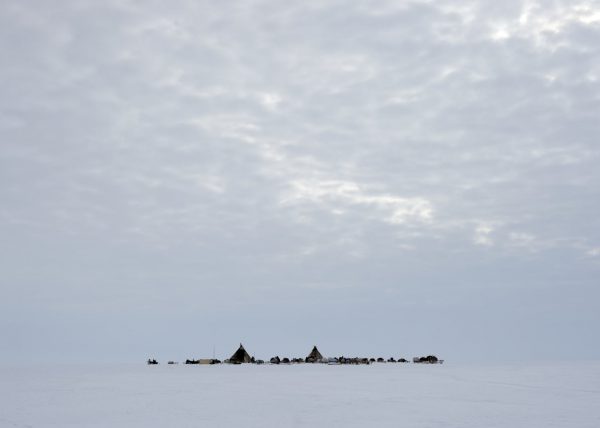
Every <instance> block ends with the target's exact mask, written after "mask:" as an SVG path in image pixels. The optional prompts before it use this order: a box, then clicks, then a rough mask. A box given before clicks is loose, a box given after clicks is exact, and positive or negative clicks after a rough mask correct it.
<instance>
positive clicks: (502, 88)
mask: <svg viewBox="0 0 600 428" xmlns="http://www.w3.org/2000/svg"><path fill="white" fill-rule="evenodd" d="M599 13H600V11H599V9H598V5H597V4H596V2H592V1H580V2H560V1H559V2H556V1H552V2H550V1H548V2H545V1H516V0H515V1H509V2H497V3H495V4H489V2H479V1H464V2H455V1H436V2H431V1H407V2H370V1H359V2H354V3H353V4H352V5H349V4H348V3H347V2H338V1H328V2H320V1H311V2H302V3H301V4H300V3H299V4H295V5H284V4H282V3H281V4H280V3H276V2H270V1H249V2H242V1H239V2H230V3H227V4H226V5H218V6H215V5H214V4H211V3H208V2H186V1H181V2H176V4H173V5H166V4H162V3H160V2H144V3H143V4H142V3H138V2H134V1H131V2H95V1H88V2H61V4H60V5H50V4H48V3H45V2H28V3H23V2H5V3H3V5H2V6H1V7H0V23H1V25H0V35H1V37H0V44H1V46H2V52H3V54H2V57H1V58H0V61H1V65H2V67H0V78H2V81H3V82H4V85H3V86H2V88H0V142H1V147H0V198H1V200H2V204H0V233H1V236H2V237H3V239H2V244H1V245H0V255H1V260H2V261H0V267H1V268H2V272H3V275H2V277H1V278H0V286H2V289H3V291H4V294H5V295H6V296H7V297H6V300H5V301H4V303H2V304H1V305H2V306H1V307H2V309H3V311H2V313H3V315H2V316H1V317H2V318H1V319H2V321H5V322H3V323H0V324H2V325H5V326H8V327H2V330H1V331H2V332H3V333H4V332H8V331H11V332H12V333H11V335H10V337H11V339H10V340H11V341H12V342H11V344H12V349H13V351H11V353H10V354H8V356H7V357H6V358H7V359H15V358H21V356H22V355H24V354H25V353H30V352H31V351H32V350H33V349H34V348H35V343H36V340H40V341H41V340H42V336H47V337H49V338H52V337H55V338H57V343H59V345H56V346H55V347H53V345H52V344H51V340H50V339H44V340H47V341H48V343H46V342H44V343H46V345H45V346H47V347H48V348H51V350H52V352H53V353H54V354H53V355H55V356H57V357H56V358H58V356H60V355H61V353H62V354H64V353H67V352H72V353H73V354H74V355H75V356H74V358H84V357H85V355H86V351H83V350H77V349H78V346H75V345H74V344H78V345H81V344H82V343H86V341H87V340H88V339H86V337H89V336H90V335H93V336H94V337H96V338H97V339H96V340H97V343H98V345H97V347H96V348H94V347H93V346H92V347H91V348H89V349H90V351H89V352H94V353H97V354H98V355H99V356H98V358H105V357H107V358H108V356H107V354H106V351H102V350H101V349H102V347H104V348H105V349H109V348H110V346H111V343H112V344H114V345H115V346H117V344H118V346H121V348H119V349H122V350H123V353H124V354H126V355H127V358H129V357H136V358H137V357H138V356H139V355H141V354H144V355H143V357H146V355H145V353H146V352H150V349H151V348H152V346H157V347H158V346H160V345H156V344H152V343H150V339H149V335H148V333H147V332H145V331H144V329H146V328H155V329H157V331H159V332H160V334H159V336H160V337H162V338H163V339H164V342H165V343H167V341H168V343H169V344H170V345H171V346H172V347H173V349H184V348H185V347H186V346H188V343H189V334H190V330H189V328H187V327H186V328H182V329H181V331H180V332H178V333H175V334H173V336H172V337H169V338H168V339H167V338H166V336H169V335H170V334H169V332H168V328H167V327H164V326H163V324H165V325H182V324H186V325H187V323H194V324H202V323H205V324H204V325H205V326H204V327H202V328H201V330H200V332H198V333H193V337H194V338H195V339H194V340H196V339H198V338H199V336H202V335H204V337H210V338H209V339H206V340H209V341H216V342H218V343H219V344H225V343H226V342H227V343H228V341H233V342H234V343H237V342H238V341H239V340H240V339H243V337H239V336H235V335H236V334H237V335H241V336H244V337H248V338H252V339H253V340H254V341H255V343H256V344H257V347H260V346H263V348H264V349H266V350H270V349H272V348H270V347H271V346H272V343H274V342H278V341H281V343H283V344H285V345H286V346H290V347H292V348H293V347H294V346H300V345H295V344H294V343H293V341H292V340H291V339H289V338H287V337H288V336H290V335H288V333H287V332H288V331H289V330H290V329H292V330H293V331H296V332H297V337H298V342H302V340H307V341H308V342H309V345H313V344H314V343H313V341H314V340H313V338H316V339H322V340H323V341H324V342H327V341H328V342H329V343H332V347H333V348H334V349H335V351H333V350H332V352H338V351H337V349H339V352H345V351H344V348H343V347H344V346H347V347H348V348H352V349H354V348H360V345H361V344H363V345H364V346H367V344H368V345H369V346H373V347H375V348H376V349H381V350H382V352H383V351H384V350H385V351H386V352H387V350H388V347H389V346H390V345H389V342H390V341H396V340H397V341H399V342H402V341H404V342H405V343H406V344H407V346H408V345H409V344H413V346H414V347H415V348H416V347H419V346H431V347H434V346H435V344H436V343H439V344H441V345H440V346H442V344H443V349H442V350H441V351H442V352H443V351H445V352H447V353H448V354H450V355H454V356H455V357H464V356H465V355H467V354H470V355H483V354H487V352H486V347H487V349H494V350H495V351H497V352H498V355H499V356H500V357H501V356H507V355H508V354H509V353H512V351H513V350H515V349H523V354H524V355H527V356H529V357H534V356H540V355H543V354H545V353H548V352H556V355H559V356H561V357H569V356H572V355H573V354H574V353H587V354H589V355H596V356H597V355H598V349H597V347H596V348H594V346H595V345H591V344H590V343H588V339H589V335H588V334H587V333H586V331H587V330H586V329H587V328H588V327H587V326H589V325H596V326H597V323H598V318H597V315H594V314H595V313H597V312H600V311H598V310H597V309H598V308H597V304H596V303H594V302H595V301H597V300H598V299H596V297H598V296H597V292H596V291H595V290H594V287H593V285H594V280H595V278H596V277H597V275H598V267H599V266H600V264H599V263H600V261H599V260H600V259H599V257H598V248H599V247H600V236H599V234H598V232H597V231H598V230H600V227H599V226H600V224H599V223H598V219H597V218H598V215H597V213H598V208H599V205H598V202H597V201H598V200H599V199H598V182H599V178H600V177H599V173H598V170H597V168H596V164H597V163H598V158H599V149H598V144H597V141H596V140H597V135H598V131H599V129H598V123H597V119H596V116H597V113H596V112H597V111H598V110H599V107H600V106H599V105H598V102H599V101H598V100H599V98H598V85H597V83H598V76H599V67H600V62H599V61H598V59H597V58H598V55H597V53H598V52H597V51H598V46H599V43H598V39H599V37H600V18H598V17H599V16H600V15H599ZM540 295H543V297H539V296H540ZM522 296H525V297H522ZM586 296H587V298H586ZM523 299H524V300H523ZM561 300H567V301H568V302H569V304H568V305H566V306H565V307H564V308H563V309H557V304H558V303H557V302H560V301H561ZM495 301H497V302H499V303H497V304H496V303H494V302H495ZM523 302H525V303H523ZM524 304H528V305H530V307H531V308H532V310H531V313H530V314H529V315H528V314H527V311H526V310H525V309H524V308H523V306H522V305H524ZM461 313H463V314H465V315H461ZM507 313H515V314H516V315H515V319H514V320H513V321H511V323H510V325H509V326H508V327H507V329H509V328H512V327H514V326H516V325H522V326H523V325H524V327H523V329H524V331H523V335H522V337H511V336H510V334H508V330H505V329H504V327H503V322H505V321H506V314H507ZM303 314H307V315H306V317H305V316H304V315H303ZM550 314H552V315H553V316H554V317H555V318H554V319H552V317H551V316H550ZM308 315H310V316H312V317H313V318H312V319H314V320H315V323H314V324H312V323H311V322H310V321H307V320H310V319H311V318H310V316H308ZM345 317H350V318H351V319H355V320H356V323H358V324H360V325H361V327H360V328H361V329H363V330H364V331H363V330H361V332H362V333H364V334H363V335H362V336H361V334H358V333H357V335H356V337H352V335H351V334H350V333H343V334H341V335H339V332H338V331H337V330H334V329H333V327H332V326H328V325H327V324H328V323H330V322H331V319H345ZM422 317H425V318H427V319H428V321H426V322H424V323H423V324H422V326H419V323H414V319H417V318H419V319H421V318H422ZM474 319H475V320H478V321H477V322H475V321H473V320H474ZM128 320H129V321H128ZM79 322H80V323H81V328H78V327H77V326H76V325H75V324H78V323H79ZM469 322H472V324H469ZM528 322H529V323H530V325H531V327H527V324H528ZM560 323H562V325H563V327H560V328H559V327H557V324H560ZM124 324H127V327H119V326H123V325H124ZM265 324H267V325H269V327H265ZM388 324H389V325H393V326H399V325H405V326H406V328H404V329H402V330H397V329H395V328H393V327H388V326H386V325H388ZM412 324H415V325H414V326H413V327H411V328H409V326H411V325H412ZM474 324H478V325H480V326H488V327H489V331H491V332H494V333H496V334H497V335H498V336H499V337H501V341H500V342H501V344H503V345H504V349H505V350H502V349H501V348H502V346H501V345H500V344H493V343H491V342H492V340H491V339H488V341H487V342H486V341H482V342H481V346H480V348H478V347H477V345H474V344H473V343H475V342H477V343H479V339H476V338H479V337H480V336H483V331H482V330H481V329H482V328H483V327H477V328H476V327H475V326H474ZM324 325H325V326H324ZM439 325H443V327H436V326H439ZM511 326H512V327H511ZM375 329H381V332H379V333H378V334H377V335H376V337H375V338H374V339H373V341H372V342H369V341H370V340H371V339H365V338H364V337H366V336H368V331H373V330H375ZM569 329H580V330H581V331H582V333H581V334H580V335H579V336H577V335H576V337H574V338H573V337H570V338H569V339H568V340H569V343H570V344H571V345H572V351H568V350H563V351H561V350H557V349H556V345H555V344H550V343H549V341H548V340H546V339H547V338H548V337H549V336H552V334H553V333H552V332H556V335H557V336H558V337H559V338H561V339H564V340H567V336H568V335H569V334H570V330H569ZM407 330H410V331H407ZM15 331H16V332H17V333H14V332H15ZM61 331H64V332H65V333H64V334H65V335H66V337H65V338H62V336H61V334H62V333H60V332H61ZM261 331H262V332H263V333H261ZM457 331H464V334H463V335H460V334H458V333H456V332H457ZM111 332H112V335H111ZM536 332H539V336H540V337H545V338H546V339H544V340H542V339H540V340H534V339H532V338H534V337H535V336H536ZM136 335H137V338H136V339H132V337H133V336H136ZM336 335H339V336H336ZM59 336H60V337H61V339H60V340H58V337H59ZM215 336H217V337H215ZM234 336H235V337H234ZM291 336H294V335H291ZM363 336H364V337H363ZM361 337H363V338H361ZM447 337H452V338H453V340H455V343H454V344H452V343H450V342H449V341H448V340H446V339H444V338H447ZM128 339H130V340H132V343H134V345H132V348H131V349H129V350H128V349H126V348H127V347H126V346H123V345H122V344H123V343H126V342H127V340H128ZM94 346H96V345H94ZM189 346H192V345H189ZM219 346H221V345H219ZM336 347H337V348H336ZM353 347H354V348H353ZM348 348H345V349H348ZM167 351H168V349H167V347H166V345H165V347H163V348H160V352H167ZM419 351H420V350H419V349H415V352H419ZM103 352H104V353H103ZM274 352H275V351H274ZM357 352H358V351H357ZM390 352H391V351H390Z"/></svg>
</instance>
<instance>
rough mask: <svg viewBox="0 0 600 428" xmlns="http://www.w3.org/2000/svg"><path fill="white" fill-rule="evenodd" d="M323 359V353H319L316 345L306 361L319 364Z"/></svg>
mask: <svg viewBox="0 0 600 428" xmlns="http://www.w3.org/2000/svg"><path fill="white" fill-rule="evenodd" d="M322 359H323V355H321V353H320V352H319V350H318V349H317V347H316V345H315V346H314V347H313V349H312V351H310V354H308V357H306V359H305V361H306V362H307V363H318V362H320V361H321V360H322Z"/></svg>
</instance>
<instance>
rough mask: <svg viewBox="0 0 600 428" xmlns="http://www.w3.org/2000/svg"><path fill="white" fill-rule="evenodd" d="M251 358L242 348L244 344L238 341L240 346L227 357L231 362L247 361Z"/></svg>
mask: <svg viewBox="0 0 600 428" xmlns="http://www.w3.org/2000/svg"><path fill="white" fill-rule="evenodd" d="M250 360H251V358H250V355H248V353H247V352H246V350H245V349H244V346H243V345H242V344H241V343H240V347H239V348H238V350H237V351H235V353H234V354H233V355H232V356H231V358H229V362H231V363H249V362H250Z"/></svg>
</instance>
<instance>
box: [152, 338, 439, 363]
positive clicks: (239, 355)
mask: <svg viewBox="0 0 600 428" xmlns="http://www.w3.org/2000/svg"><path fill="white" fill-rule="evenodd" d="M385 362H388V363H408V362H409V361H408V360H406V359H405V358H399V359H398V360H395V359H394V358H393V357H392V358H388V359H387V360H385V359H384V358H381V357H380V358H377V359H375V358H361V357H354V358H347V357H343V356H341V357H336V358H325V357H323V355H321V353H320V352H319V350H318V349H317V347H316V346H314V347H313V349H312V351H311V352H310V354H308V356H307V357H306V358H292V359H289V358H279V356H275V357H273V358H271V359H270V360H269V363H270V364H300V363H321V364H329V365H338V364H371V363H385ZM412 362H413V363H418V364H442V363H443V362H444V360H440V359H438V358H437V357H436V356H435V355H428V356H426V357H414V358H413V360H412ZM223 363H225V364H265V361H264V360H258V359H255V358H254V357H251V356H250V354H248V352H247V351H246V349H244V345H242V344H241V343H240V347H239V348H238V350H237V351H235V352H234V354H233V355H232V356H231V357H230V358H229V359H227V360H225V361H223ZM148 364H150V365H154V364H158V361H156V360H155V359H149V360H148ZM167 364H178V363H177V362H175V361H169V362H168V363H167ZM185 364H221V360H218V359H216V358H202V359H199V360H185Z"/></svg>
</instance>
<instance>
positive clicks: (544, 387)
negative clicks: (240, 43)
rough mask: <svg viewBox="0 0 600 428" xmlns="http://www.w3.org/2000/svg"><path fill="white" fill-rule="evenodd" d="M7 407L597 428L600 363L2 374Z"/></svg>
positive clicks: (8, 414) (302, 422) (96, 423)
mask: <svg viewBox="0 0 600 428" xmlns="http://www.w3.org/2000/svg"><path fill="white" fill-rule="evenodd" d="M0 399H1V405H0V426H1V427H235V426H245V427H308V426H311V427H444V428H448V427H462V428H465V427H477V428H482V427H487V428H492V427H511V428H515V427H527V428H534V427H544V428H548V427H577V428H584V427H589V428H598V427H600V364H599V363H573V364H562V363H561V364H540V365H535V364H531V363H529V364H527V365H517V364H514V365H504V366H482V365H476V366H467V365H460V366H459V365H453V364H451V363H448V362H446V363H445V364H443V365H416V364H390V363H386V364H373V365H370V366H327V365H319V364H316V365H312V364H311V365H309V364H304V365H292V366H271V365H263V366H256V365H239V366H231V365H220V366H199V365H190V366H186V365H181V364H180V365H176V366H168V365H163V364H161V365H158V366H146V365H145V364H144V362H143V361H141V362H140V364H139V365H105V366H99V365H89V366H83V365H78V366H44V367H41V366H37V367H28V368H25V367H19V368H16V367H12V368H11V367H2V368H0ZM238 424H243V425H238Z"/></svg>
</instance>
